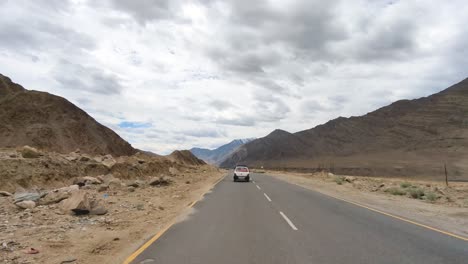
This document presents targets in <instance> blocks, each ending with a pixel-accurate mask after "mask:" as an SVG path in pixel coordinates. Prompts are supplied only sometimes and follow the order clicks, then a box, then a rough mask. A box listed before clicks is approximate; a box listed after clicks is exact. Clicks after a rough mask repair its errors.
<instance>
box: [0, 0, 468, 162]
mask: <svg viewBox="0 0 468 264" xmlns="http://www.w3.org/2000/svg"><path fill="white" fill-rule="evenodd" d="M467 13H468V5H467V4H466V1H462V0H458V1H450V2H443V3H440V2H437V3H436V2H427V1H420V0H410V1H392V2H389V1H370V0H358V1H352V2H351V1H338V0H337V1H316V0H313V1H309V0H296V1H289V2H285V1H273V0H272V1H267V0H263V1H240V0H231V1H217V0H188V1H181V0H176V1H148V0H135V1H120V0H107V1H100V2H99V4H97V3H96V2H95V1H85V0H73V1H45V0H44V1H22V0H19V1H1V0H0V55H1V56H0V72H1V73H3V74H5V75H8V76H9V77H11V78H12V79H13V80H14V81H16V82H18V83H20V84H22V85H24V86H25V87H26V88H29V89H36V90H43V91H48V92H52V93H55V94H58V95H61V96H64V97H66V98H67V99H69V100H71V101H72V102H74V103H76V104H77V105H78V106H80V107H82V108H83V109H84V110H86V111H87V112H88V113H90V114H91V115H92V116H93V117H95V118H96V119H97V120H98V121H100V122H102V123H103V124H105V125H107V126H109V127H111V128H112V129H114V130H116V132H118V133H119V134H120V135H122V136H123V137H124V138H125V139H126V140H128V141H130V142H131V143H132V144H133V145H135V146H136V147H138V148H142V149H148V150H151V151H156V152H160V153H168V152H170V151H172V150H174V149H181V148H190V147H192V146H206V147H214V146H216V145H220V144H222V143H225V142H229V141H230V140H231V139H234V138H248V137H261V136H264V135H266V134H268V133H269V132H270V131H271V130H273V129H276V128H281V129H285V130H288V131H291V132H295V131H298V130H302V129H307V128H310V127H313V126H315V125H318V124H320V123H322V122H325V121H327V120H329V119H332V118H336V117H338V116H351V115H361V114H365V113H367V112H369V111H372V110H374V109H375V108H378V107H381V106H383V105H385V104H388V103H390V102H391V101H394V100H398V99H401V98H415V97H420V96H425V95H429V94H431V93H433V92H436V91H439V90H441V89H443V88H445V87H448V86H449V85H451V84H453V83H454V82H456V81H459V80H461V79H463V78H466V77H467V75H468V74H467V73H468V72H467V70H466V69H468V37H467V36H468V29H467V28H466V25H467V24H468V17H467V16H466V14H467ZM125 122H128V124H130V123H132V124H151V125H145V126H135V127H132V126H125V127H122V126H119V124H126V123H125Z"/></svg>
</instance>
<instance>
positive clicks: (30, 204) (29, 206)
mask: <svg viewBox="0 0 468 264" xmlns="http://www.w3.org/2000/svg"><path fill="white" fill-rule="evenodd" d="M15 205H16V206H18V207H19V208H21V209H33V208H34V207H36V202H34V201H22V202H18V203H15Z"/></svg>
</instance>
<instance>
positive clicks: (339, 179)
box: [333, 176, 345, 185]
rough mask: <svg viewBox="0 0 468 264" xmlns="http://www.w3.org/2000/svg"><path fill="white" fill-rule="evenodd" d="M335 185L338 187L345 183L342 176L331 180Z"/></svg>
mask: <svg viewBox="0 0 468 264" xmlns="http://www.w3.org/2000/svg"><path fill="white" fill-rule="evenodd" d="M333 180H334V181H335V182H336V184H338V185H342V184H343V183H344V181H345V179H344V177H343V176H335V178H334V179H333Z"/></svg>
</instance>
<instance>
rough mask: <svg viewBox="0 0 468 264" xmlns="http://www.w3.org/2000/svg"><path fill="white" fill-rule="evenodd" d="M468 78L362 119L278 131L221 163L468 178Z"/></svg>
mask: <svg viewBox="0 0 468 264" xmlns="http://www.w3.org/2000/svg"><path fill="white" fill-rule="evenodd" d="M467 159H468V79H465V80H464V81H462V82H460V83H458V84H456V85H453V86H452V87H450V88H448V89H446V90H444V91H442V92H440V93H437V94H434V95H431V96H428V97H424V98H420V99H415V100H401V101H397V102H395V103H393V104H391V105H389V106H386V107H383V108H381V109H378V110H376V111H374V112H371V113H368V114H366V115H364V116H360V117H351V118H343V117H340V118H337V119H335V120H332V121H329V122H328V123H326V124H323V125H319V126H317V127H314V128H312V129H308V130H304V131H300V132H297V133H288V132H286V131H281V130H275V131H273V132H272V133H271V134H269V135H268V136H266V137H264V138H260V139H257V140H254V141H252V142H250V143H248V144H245V145H243V146H242V147H240V148H239V149H238V150H236V151H235V152H234V153H233V154H232V155H230V156H229V157H228V158H227V159H226V160H224V161H223V162H222V163H221V166H223V167H232V166H234V165H235V164H236V163H246V164H249V165H251V166H265V167H269V168H289V169H306V170H314V169H322V168H326V169H329V170H334V171H336V172H339V173H346V174H356V175H384V176H385V175H399V176H410V175H411V176H412V175H415V176H417V175H420V176H428V177H429V176H430V177H436V176H440V175H441V174H443V166H444V164H445V163H447V164H448V167H449V170H450V174H451V175H452V176H453V177H455V178H460V179H462V178H463V179H468V166H467V165H466V162H463V160H465V161H466V160H467Z"/></svg>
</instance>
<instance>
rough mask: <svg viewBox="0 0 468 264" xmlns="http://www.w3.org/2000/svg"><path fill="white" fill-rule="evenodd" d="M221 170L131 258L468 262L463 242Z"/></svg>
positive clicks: (166, 262) (169, 263) (173, 263)
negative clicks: (187, 211) (190, 207)
mask: <svg viewBox="0 0 468 264" xmlns="http://www.w3.org/2000/svg"><path fill="white" fill-rule="evenodd" d="M252 178H253V180H254V181H255V183H253V182H250V183H243V182H233V181H232V178H231V176H227V177H225V178H224V179H223V180H222V181H221V182H220V183H218V184H217V185H216V187H215V188H214V189H213V191H212V192H211V193H209V194H207V195H205V198H204V199H203V200H202V201H200V202H198V203H197V204H196V205H195V207H194V210H195V212H194V213H193V214H192V215H191V216H190V217H189V218H188V219H187V220H185V221H183V222H180V223H177V224H175V225H173V226H172V227H171V228H169V230H168V231H167V232H165V233H164V234H163V235H162V236H161V237H160V238H159V239H158V240H156V241H155V242H154V243H153V244H151V246H149V247H148V248H146V249H145V251H143V252H142V253H141V254H140V255H139V256H138V257H137V258H136V259H135V260H134V261H133V262H132V263H134V264H137V263H145V264H151V263H163V264H183V263H190V264H220V263H225V264H244V263H252V264H253V263H258V264H275V263H278V264H280V263H281V264H292V263H301V264H306V263H307V264H308V263H318V264H326V263H333V264H339V263H345V264H351V263H359V264H361V263H372V264H377V263H388V264H395V263H400V264H402V263H412V264H414V263H423V264H432V263H434V264H442V263H444V264H449V263H460V264H462V263H463V264H466V263H468V242H466V241H463V240H461V239H457V238H454V237H451V236H448V235H445V234H442V233H438V232H435V231H432V230H429V229H426V228H424V227H420V226H417V225H413V224H411V223H407V222H404V221H401V220H398V219H395V218H392V217H389V216H386V215H383V214H379V213H377V212H373V211H371V210H368V209H365V208H362V207H359V206H356V205H353V204H350V203H347V202H344V201H340V200H337V199H335V198H332V197H329V196H326V195H323V194H320V193H317V192H314V191H311V190H307V189H304V188H302V187H299V186H296V185H292V184H289V183H286V182H283V181H281V180H278V179H275V178H273V177H269V176H266V175H261V174H254V175H252Z"/></svg>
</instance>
